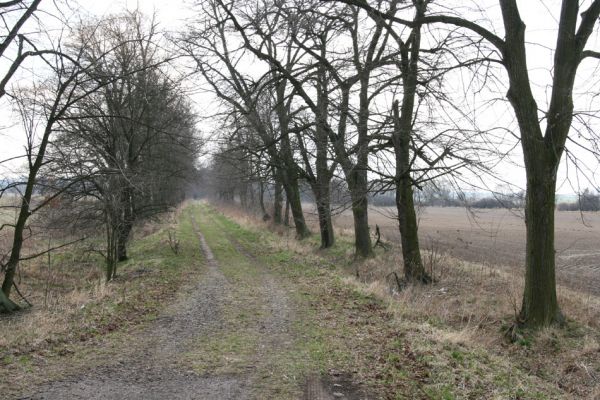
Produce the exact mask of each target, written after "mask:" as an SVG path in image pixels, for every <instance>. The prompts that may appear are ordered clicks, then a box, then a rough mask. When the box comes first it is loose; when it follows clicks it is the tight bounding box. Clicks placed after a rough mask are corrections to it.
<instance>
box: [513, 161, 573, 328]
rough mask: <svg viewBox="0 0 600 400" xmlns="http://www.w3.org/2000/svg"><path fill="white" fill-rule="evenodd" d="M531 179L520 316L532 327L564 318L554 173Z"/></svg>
mask: <svg viewBox="0 0 600 400" xmlns="http://www.w3.org/2000/svg"><path fill="white" fill-rule="evenodd" d="M531 175H532V174H529V179H528V181H527V200H526V208H525V225H526V228H527V246H526V265H527V270H526V273H525V290H524V292H523V304H522V307H521V314H520V319H521V320H522V321H524V322H526V323H527V325H530V326H547V325H549V324H551V323H553V322H562V321H563V320H564V318H563V316H562V314H561V312H560V308H559V306H558V300H557V297H556V278H555V256H556V254H555V251H554V210H555V191H556V178H555V176H554V173H552V172H551V173H550V174H549V175H548V174H546V176H544V174H542V175H540V176H535V177H532V176H531Z"/></svg>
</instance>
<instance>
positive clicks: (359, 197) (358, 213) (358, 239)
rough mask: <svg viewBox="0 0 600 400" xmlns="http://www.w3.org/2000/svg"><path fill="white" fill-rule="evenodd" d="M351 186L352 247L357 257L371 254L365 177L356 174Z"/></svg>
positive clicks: (370, 255)
mask: <svg viewBox="0 0 600 400" xmlns="http://www.w3.org/2000/svg"><path fill="white" fill-rule="evenodd" d="M355 178H357V179H356V180H358V182H356V181H354V182H353V183H354V185H353V187H352V188H351V189H350V197H351V199H352V217H353V219H354V248H355V252H356V253H355V255H356V256H357V257H359V258H368V257H372V256H373V246H372V244H371V234H370V232H369V210H368V205H369V204H368V200H367V194H366V193H367V179H366V173H365V174H364V176H358V175H357V176H356V177H355Z"/></svg>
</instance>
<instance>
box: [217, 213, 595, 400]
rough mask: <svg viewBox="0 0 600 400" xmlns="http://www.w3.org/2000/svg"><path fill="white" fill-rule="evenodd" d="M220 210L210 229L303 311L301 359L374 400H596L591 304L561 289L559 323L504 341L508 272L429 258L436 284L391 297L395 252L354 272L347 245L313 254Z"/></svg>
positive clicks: (514, 289)
mask: <svg viewBox="0 0 600 400" xmlns="http://www.w3.org/2000/svg"><path fill="white" fill-rule="evenodd" d="M220 212H222V213H224V214H225V215H226V217H225V216H223V215H221V216H218V217H216V218H217V219H219V220H220V225H221V226H222V227H225V229H226V230H227V231H228V232H231V234H234V235H235V236H236V238H237V239H238V240H239V241H240V242H241V243H243V244H244V245H245V246H246V247H247V248H249V249H252V250H253V251H255V252H256V253H257V254H258V257H259V258H260V259H261V260H262V262H264V264H265V265H267V266H268V268H269V269H270V270H271V271H272V272H274V273H277V274H279V276H280V278H281V280H283V281H286V282H290V283H291V285H292V286H293V287H294V288H295V289H296V293H297V294H298V295H299V296H298V298H297V301H298V304H300V307H301V308H302V309H303V310H305V311H304V314H303V315H302V316H301V318H299V320H300V319H302V320H303V321H306V322H305V324H304V327H305V329H308V331H309V332H312V335H311V334H310V333H309V334H308V335H309V336H313V337H314V338H316V343H317V345H316V346H315V347H316V348H317V349H319V350H318V351H312V352H310V353H309V357H310V358H311V359H313V360H314V364H313V365H315V366H316V367H317V368H318V369H319V370H320V371H321V372H325V373H327V372H329V373H331V372H334V373H335V372H336V371H342V372H350V373H351V374H352V376H353V379H354V380H355V381H361V382H365V383H366V384H367V385H368V386H369V387H370V388H371V391H372V393H374V397H375V398H390V399H418V398H424V399H569V398H572V399H585V398H589V399H595V398H600V345H599V344H600V329H599V328H600V326H599V321H600V301H599V300H598V298H596V297H593V296H589V295H582V294H580V293H576V292H573V291H571V290H568V289H566V288H562V287H561V288H559V296H560V302H561V305H562V308H563V310H564V311H565V313H566V315H568V316H569V317H570V318H571V319H570V320H569V322H568V323H567V325H566V326H565V327H563V328H549V329H546V330H543V331H541V332H536V333H534V332H523V334H522V337H521V338H520V339H519V340H518V341H517V342H515V343H509V342H507V341H506V340H505V339H504V337H503V329H504V328H505V327H506V326H507V325H509V324H510V323H511V322H512V321H513V320H514V312H515V309H518V301H517V299H519V297H520V293H521V288H522V279H521V277H520V276H519V275H515V274H513V273H511V271H504V270H500V269H495V268H492V267H489V266H482V265H478V264H472V263H466V262H463V261H460V260H457V259H452V258H450V257H448V256H445V255H443V254H436V255H431V258H432V260H433V261H432V262H435V265H433V267H435V271H436V272H437V275H436V276H438V277H439V281H438V282H437V283H436V284H435V285H431V286H426V287H411V288H408V289H406V290H404V291H402V292H401V293H398V292H397V291H395V290H394V289H395V288H394V285H393V281H390V279H389V273H390V272H391V271H397V272H398V273H399V274H402V269H401V261H400V254H399V253H398V252H397V250H392V251H389V252H383V251H381V250H379V251H378V254H377V256H376V257H375V258H374V259H372V260H369V261H367V262H364V263H359V264H356V263H354V262H352V261H351V260H352V257H351V238H350V237H348V236H343V235H342V236H338V238H337V244H336V246H335V247H334V248H333V249H330V250H327V251H320V250H317V248H316V247H317V246H316V243H317V241H316V239H315V238H314V237H313V238H310V239H308V240H306V241H304V242H301V243H299V242H297V241H295V240H294V239H293V236H292V235H291V234H289V233H287V232H285V231H284V230H282V228H280V227H275V228H274V229H272V230H270V231H269V230H268V229H266V226H265V224H264V223H263V222H262V221H260V220H259V219H258V218H253V217H252V216H249V215H246V214H244V213H242V212H240V211H239V210H235V209H224V208H223V209H220ZM272 228H273V227H272ZM427 257H428V255H425V258H426V259H427ZM434 258H435V259H434ZM357 269H358V270H359V271H360V276H361V278H360V279H356V278H354V276H353V275H354V273H355V271H356V270H357ZM295 372H296V373H298V374H303V373H306V368H305V367H303V366H299V367H298V369H297V370H295Z"/></svg>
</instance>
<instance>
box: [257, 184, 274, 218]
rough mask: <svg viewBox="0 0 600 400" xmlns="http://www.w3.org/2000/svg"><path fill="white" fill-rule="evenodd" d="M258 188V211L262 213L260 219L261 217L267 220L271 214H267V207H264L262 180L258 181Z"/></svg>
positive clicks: (263, 185)
mask: <svg viewBox="0 0 600 400" xmlns="http://www.w3.org/2000/svg"><path fill="white" fill-rule="evenodd" d="M259 190H260V193H259V198H258V202H259V204H260V211H261V212H262V214H263V216H262V219H263V221H267V220H269V219H271V216H270V215H269V213H268V212H267V208H266V207H265V184H264V183H263V181H262V180H261V181H260V183H259Z"/></svg>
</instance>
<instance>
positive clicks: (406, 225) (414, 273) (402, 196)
mask: <svg viewBox="0 0 600 400" xmlns="http://www.w3.org/2000/svg"><path fill="white" fill-rule="evenodd" d="M396 208H397V210H398V227H399V229H400V237H401V241H402V260H403V261H404V277H405V278H406V280H407V281H409V282H421V283H431V277H430V276H429V275H428V274H427V272H425V268H424V267H423V261H422V260H421V249H420V248H419V235H418V224H417V215H416V213H415V206H414V201H413V189H412V182H411V180H410V177H409V178H408V179H406V178H400V181H399V182H398V185H397V186H396Z"/></svg>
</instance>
